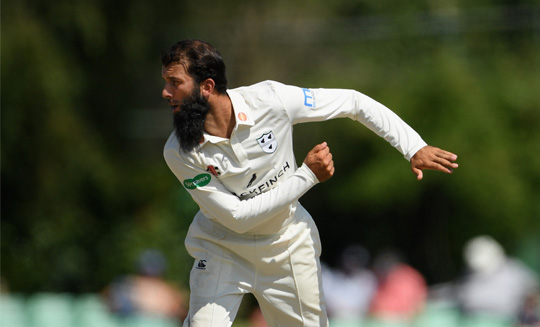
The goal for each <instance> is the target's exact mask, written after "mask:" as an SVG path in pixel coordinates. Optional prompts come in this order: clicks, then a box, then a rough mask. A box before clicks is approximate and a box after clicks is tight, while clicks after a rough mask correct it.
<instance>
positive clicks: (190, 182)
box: [184, 174, 212, 190]
mask: <svg viewBox="0 0 540 327" xmlns="http://www.w3.org/2000/svg"><path fill="white" fill-rule="evenodd" d="M211 179H212V177H211V176H210V174H200V175H197V176H195V177H194V178H188V179H186V180H184V186H185V187H186V188H187V189H189V190H194V189H196V188H197V187H203V186H205V185H207V184H208V183H210V180H211Z"/></svg>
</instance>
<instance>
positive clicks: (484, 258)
mask: <svg viewBox="0 0 540 327" xmlns="http://www.w3.org/2000/svg"><path fill="white" fill-rule="evenodd" d="M464 257H465V261H466V264H467V267H468V269H469V271H468V273H467V274H466V275H465V276H464V278H463V279H462V280H461V281H460V283H459V284H458V287H457V298H458V303H459V306H460V308H461V309H462V310H463V312H464V314H465V315H468V316H475V315H490V316H498V317H500V318H502V319H508V320H512V321H513V320H515V319H516V318H517V317H518V315H519V313H520V310H521V309H520V308H521V307H522V305H523V304H524V303H527V305H531V303H530V302H527V301H526V300H527V299H528V297H530V296H532V295H531V294H532V292H534V291H535V290H536V287H537V286H538V282H537V278H536V276H535V275H534V273H533V272H532V271H531V270H529V269H528V268H527V267H526V266H525V265H524V264H522V263H521V262H520V261H518V260H517V259H514V258H510V257H507V256H506V254H505V251H504V249H503V248H502V246H501V245H500V244H499V243H498V242H497V241H495V240H494V239H493V238H492V237H490V236H478V237H475V238H473V239H472V240H470V241H469V242H467V244H466V245H465V248H464ZM533 300H534V298H530V299H529V301H533Z"/></svg>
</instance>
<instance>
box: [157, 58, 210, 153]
mask: <svg viewBox="0 0 540 327" xmlns="http://www.w3.org/2000/svg"><path fill="white" fill-rule="evenodd" d="M162 76H163V78H164V79H165V86H164V88H163V91H162V96H163V97H164V98H165V99H167V101H168V102H169V105H170V106H171V108H172V109H173V123H174V130H175V133H176V137H177V138H178V140H179V141H180V148H182V150H183V151H184V152H189V151H191V150H193V149H194V148H195V147H196V146H198V145H199V144H200V143H201V141H202V140H203V132H204V122H205V119H206V115H207V114H208V111H210V105H209V104H208V101H207V100H206V99H205V98H203V97H202V96H201V93H200V89H199V87H198V86H197V85H195V83H194V80H193V78H192V77H191V76H190V75H189V74H188V73H187V72H186V70H185V68H184V66H183V65H181V64H172V65H169V66H167V67H163V69H162Z"/></svg>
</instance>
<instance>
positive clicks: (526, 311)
mask: <svg viewBox="0 0 540 327" xmlns="http://www.w3.org/2000/svg"><path fill="white" fill-rule="evenodd" d="M517 321H518V326H519V327H540V293H539V292H538V291H537V292H534V293H532V294H530V295H529V296H527V298H526V299H525V301H524V303H523V306H522V308H521V310H520V312H519V315H518V319H517Z"/></svg>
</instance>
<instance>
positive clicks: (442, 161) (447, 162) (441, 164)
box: [411, 145, 458, 180]
mask: <svg viewBox="0 0 540 327" xmlns="http://www.w3.org/2000/svg"><path fill="white" fill-rule="evenodd" d="M456 160H457V155H455V154H453V153H451V152H448V151H445V150H442V149H439V148H437V147H434V146H430V145H426V146H425V147H423V148H421V149H420V150H418V152H416V153H415V154H414V156H413V157H412V158H411V169H412V171H413V173H414V174H415V175H416V179H417V180H421V179H422V178H423V177H424V174H423V173H422V170H424V169H432V170H438V171H442V172H445V173H448V174H451V173H452V172H453V171H454V169H456V168H458V164H457V163H456V162H455V161H456Z"/></svg>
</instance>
